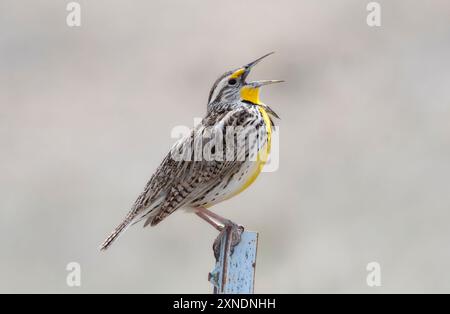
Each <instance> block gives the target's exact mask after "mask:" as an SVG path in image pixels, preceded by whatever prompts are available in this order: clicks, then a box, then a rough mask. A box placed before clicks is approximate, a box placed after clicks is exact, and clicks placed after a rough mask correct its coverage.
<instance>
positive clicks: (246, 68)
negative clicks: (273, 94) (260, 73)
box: [242, 52, 284, 88]
mask: <svg viewBox="0 0 450 314" xmlns="http://www.w3.org/2000/svg"><path fill="white" fill-rule="evenodd" d="M274 53H275V52H269V53H268V54H265V55H264V56H262V57H260V58H258V59H256V60H255V61H252V62H250V63H249V64H247V65H245V66H244V67H243V69H244V73H243V74H242V78H243V80H244V82H245V79H246V78H247V76H248V75H249V74H250V71H251V70H252V68H253V67H254V66H255V65H257V64H258V63H259V62H261V60H262V59H264V58H266V57H268V56H270V55H272V54H274ZM282 82H284V81H282V80H260V81H254V82H249V83H245V86H248V87H250V88H259V87H261V86H264V85H270V84H276V83H282Z"/></svg>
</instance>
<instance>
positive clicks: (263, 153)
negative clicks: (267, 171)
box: [227, 106, 272, 199]
mask: <svg viewBox="0 0 450 314" xmlns="http://www.w3.org/2000/svg"><path fill="white" fill-rule="evenodd" d="M258 109H259V112H261V115H262V117H263V119H264V124H265V125H266V130H267V142H266V143H265V144H264V146H263V147H262V148H261V149H260V150H259V151H258V154H257V156H256V161H255V166H254V168H253V171H252V172H251V173H250V174H249V175H248V177H247V180H245V181H244V183H243V184H242V185H241V186H240V187H239V189H238V190H236V191H235V192H233V193H232V194H231V195H229V196H228V197H227V199H229V198H231V197H233V196H236V195H238V194H239V193H241V192H242V191H244V190H245V189H247V188H248V187H249V186H250V185H252V183H253V182H255V180H256V178H257V177H258V175H259V174H260V173H261V171H262V169H263V168H264V165H265V164H266V162H267V159H268V158H269V154H270V149H271V142H272V123H271V121H270V118H269V115H268V114H267V112H266V110H265V109H264V108H263V107H262V106H258Z"/></svg>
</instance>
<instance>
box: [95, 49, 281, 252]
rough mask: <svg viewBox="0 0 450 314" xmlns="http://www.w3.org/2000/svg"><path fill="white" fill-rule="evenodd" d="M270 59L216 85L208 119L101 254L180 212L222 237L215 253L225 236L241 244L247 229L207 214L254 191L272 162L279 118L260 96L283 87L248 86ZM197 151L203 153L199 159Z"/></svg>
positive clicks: (175, 152) (173, 153)
mask: <svg viewBox="0 0 450 314" xmlns="http://www.w3.org/2000/svg"><path fill="white" fill-rule="evenodd" d="M271 54H272V53H269V54H266V55H264V56H262V57H261V58H258V59H256V60H255V61H253V62H250V63H249V64H247V65H245V66H243V67H240V68H238V69H236V70H233V71H229V72H226V73H225V74H223V75H222V76H220V77H219V78H218V79H217V80H216V82H215V83H214V85H213V87H212V88H211V91H210V93H209V98H208V106H207V114H206V116H205V118H203V120H202V122H201V123H199V124H198V125H197V126H196V127H194V128H193V130H192V131H191V132H190V134H188V135H187V136H185V137H184V138H182V139H181V140H179V141H178V142H177V143H175V144H174V146H173V147H172V148H171V150H170V152H169V153H168V155H167V156H166V157H165V159H164V160H163V161H162V163H161V165H160V166H159V167H158V169H157V170H156V172H155V173H154V174H153V175H152V177H151V179H150V181H149V182H148V183H147V185H146V187H145V189H144V192H142V194H141V195H140V196H139V197H138V198H137V200H136V202H135V203H134V205H133V207H132V209H131V210H130V211H129V213H128V214H127V216H126V217H125V219H124V220H123V222H122V223H121V224H120V225H119V226H118V227H117V228H116V229H115V230H114V231H113V232H112V233H111V235H110V236H109V237H108V238H107V239H106V240H105V242H104V243H103V244H102V245H101V250H106V249H107V248H108V247H109V246H110V245H111V244H112V242H113V241H114V240H115V239H116V238H117V237H118V236H119V235H120V234H121V233H122V232H123V231H124V230H125V229H126V228H128V226H130V225H132V224H135V223H137V222H139V221H141V220H145V223H144V227H145V226H147V225H151V226H154V225H156V224H158V223H159V222H161V221H162V220H163V219H164V218H166V217H167V216H168V215H170V214H171V213H173V212H174V211H175V210H177V209H178V208H181V207H184V208H187V209H190V210H193V211H194V212H195V213H196V214H197V215H198V216H199V217H201V218H202V219H204V220H205V221H207V222H208V223H210V224H211V225H213V226H214V227H215V228H216V229H217V230H219V231H220V235H219V237H218V238H217V240H216V241H215V244H214V246H215V250H216V249H217V244H218V243H219V241H220V239H221V236H223V234H224V231H225V230H231V231H232V235H233V236H232V242H233V243H232V246H234V245H236V244H237V243H238V242H239V241H240V234H241V233H242V231H243V228H242V227H241V226H238V225H236V224H235V223H233V222H231V221H230V220H228V219H225V218H223V217H221V216H219V215H217V214H215V213H213V212H211V211H209V210H208V209H207V208H209V207H211V206H212V205H214V204H217V203H219V202H221V201H224V200H226V199H229V198H231V197H233V196H235V195H237V194H239V193H240V192H242V191H243V190H245V189H246V188H247V187H249V186H250V185H251V184H252V183H253V182H254V181H255V179H256V178H257V176H258V175H259V173H260V172H261V170H262V168H263V166H264V164H265V163H266V161H267V158H268V155H269V153H270V147H271V137H272V129H273V126H274V123H273V119H274V118H279V117H278V115H277V114H276V113H275V112H274V111H273V110H272V109H270V107H268V106H267V105H265V104H264V103H262V102H261V101H260V99H259V90H260V87H261V86H264V85H269V84H273V83H279V82H282V81H280V80H262V81H254V82H246V78H247V76H248V74H249V73H250V71H251V69H252V68H253V67H254V66H255V65H256V64H257V63H259V62H260V61H261V60H262V59H264V58H265V57H267V56H269V55H271ZM230 130H231V131H230ZM196 148H200V149H199V150H198V149H196ZM198 151H200V152H201V153H203V155H201V156H200V158H199V156H198V155H199V154H198V153H197V152H198ZM211 156H213V158H211ZM216 253H217V252H216Z"/></svg>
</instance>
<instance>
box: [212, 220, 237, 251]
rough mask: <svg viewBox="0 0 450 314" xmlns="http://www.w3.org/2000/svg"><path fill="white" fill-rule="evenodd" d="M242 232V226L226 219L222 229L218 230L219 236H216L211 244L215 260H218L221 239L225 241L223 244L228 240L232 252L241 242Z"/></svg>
mask: <svg viewBox="0 0 450 314" xmlns="http://www.w3.org/2000/svg"><path fill="white" fill-rule="evenodd" d="M242 232H244V227H243V226H241V225H237V224H235V223H234V222H232V221H231V220H228V221H227V222H226V223H225V225H224V227H223V229H222V230H221V231H220V233H219V236H218V237H217V238H216V240H215V241H214V244H213V250H214V256H215V258H216V260H219V256H220V246H221V243H222V241H225V245H227V244H228V242H227V241H230V243H229V245H230V254H233V252H234V248H235V246H236V245H238V244H239V243H240V242H241V235H242Z"/></svg>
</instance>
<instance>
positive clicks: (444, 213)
mask: <svg viewBox="0 0 450 314" xmlns="http://www.w3.org/2000/svg"><path fill="white" fill-rule="evenodd" d="M68 2H69V1H56V0H54V1H21V0H1V1H0V145H1V146H0V147H1V154H0V173H1V175H0V191H1V192H0V195H1V197H0V292H59V293H77V292H87V293H90V292H150V293H210V292H211V285H210V284H209V283H208V282H207V273H208V271H210V270H211V269H212V267H213V264H214V259H213V255H212V251H211V245H212V242H213V240H214V238H215V236H216V231H215V230H213V229H212V228H211V227H210V226H208V225H206V224H205V223H203V222H202V221H200V220H199V219H198V218H197V217H195V216H194V215H188V214H186V213H184V212H177V213H175V214H174V215H172V216H170V217H169V218H168V219H167V220H166V221H164V223H162V224H161V225H159V226H157V227H156V228H151V229H150V228H148V229H144V230H143V229H142V228H141V226H136V227H134V228H131V229H129V231H128V232H127V233H126V234H125V235H124V236H123V237H122V238H121V239H120V240H119V241H118V242H117V243H116V244H115V245H114V246H113V247H112V248H111V250H110V251H108V252H106V253H99V251H98V246H99V244H100V243H101V242H102V240H103V239H104V238H105V236H106V235H107V234H108V233H109V232H110V231H111V229H112V228H113V227H114V226H115V225H116V224H117V223H119V222H120V220H121V219H122V218H123V216H124V215H125V213H126V212H127V210H128V209H129V208H130V206H131V204H132V203H133V202H134V200H135V198H136V197H137V195H138V194H139V193H140V192H141V190H142V188H143V187H144V185H145V183H146V182H147V179H148V178H149V177H150V175H151V173H152V171H153V170H154V169H155V168H156V167H157V166H158V164H159V162H160V161H161V159H162V158H163V156H164V155H165V153H166V152H167V150H168V148H169V147H170V146H171V144H172V143H173V142H174V140H173V139H171V137H170V132H171V130H172V128H173V127H174V126H177V125H187V126H192V124H193V118H194V117H199V116H202V115H203V114H204V112H205V107H206V100H207V95H208V92H209V89H210V87H211V85H212V83H213V82H214V80H215V79H216V78H217V77H218V76H219V75H220V74H222V73H223V72H224V71H226V70H229V69H231V68H235V67H237V66H240V65H242V64H244V63H247V62H249V61H251V60H253V59H254V58H256V57H259V56H261V55H262V54H264V53H267V52H269V51H273V50H275V51H276V52H277V53H276V54H275V55H274V56H271V57H270V58H268V59H267V60H266V61H264V62H263V63H261V65H259V66H258V67H257V69H255V71H254V72H253V74H252V78H255V79H285V80H286V81H287V83H285V84H283V85H277V86H273V87H270V88H267V89H266V90H265V91H264V92H263V95H262V96H263V100H264V102H265V103H267V104H270V105H271V107H273V108H274V109H275V110H276V111H277V112H278V113H279V115H280V116H281V118H282V120H281V121H279V124H280V139H281V143H280V145H281V146H280V168H279V170H278V171H277V172H274V173H264V174H263V175H262V176H261V177H260V178H259V180H257V182H256V183H255V184H254V186H252V188H250V189H249V190H247V191H246V192H244V193H243V194H241V195H240V196H238V197H236V198H234V199H232V200H230V201H228V202H226V203H222V204H220V205H218V206H216V207H215V210H216V211H217V212H218V213H219V214H222V215H224V216H227V217H229V218H231V219H233V220H235V221H236V222H238V223H240V224H243V225H245V226H246V227H247V228H248V229H250V230H257V231H259V232H260V245H259V256H258V263H257V278H256V292H260V293H272V292H273V293H284V292H288V293H303V292H363V293H377V292H449V291H450V271H449V268H448V266H449V264H450V248H449V243H450V228H449V219H450V193H449V186H450V185H449V178H450V163H449V162H450V133H449V132H450V123H449V121H450V104H449V99H450V88H449V86H450V72H449V69H450V58H449V56H450V27H449V26H450V21H449V16H450V15H449V14H450V4H449V3H446V2H445V1H426V2H425V1H419V0H415V1H406V0H403V1H400V0H397V1H379V2H380V4H381V5H382V26H381V27H380V28H370V27H368V26H367V24H366V16H367V11H366V4H367V3H368V2H369V1H361V0H354V1H352V0H345V1H331V0H322V1H316V0H302V1H273V0H272V1H261V0H257V1H256V0H254V1H206V0H204V1H194V0H189V1H186V0H183V1H182V0H179V1H173V0H164V1H163V0H160V1H144V0H142V1H112V0H108V1H106V0H103V1H100V0H97V1H79V2H80V4H81V7H82V26H81V27H80V28H69V27H68V26H67V25H66V15H67V13H68V12H66V10H65V6H66V4H67V3H68ZM372 261H377V262H379V263H380V264H381V267H382V285H383V286H382V287H381V288H369V287H368V286H367V285H366V275H367V271H366V265H367V263H369V262H372ZM69 262H78V263H80V264H81V267H82V286H81V287H80V288H69V287H68V286H67V285H66V275H67V271H66V269H65V268H66V265H67V263H69Z"/></svg>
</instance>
